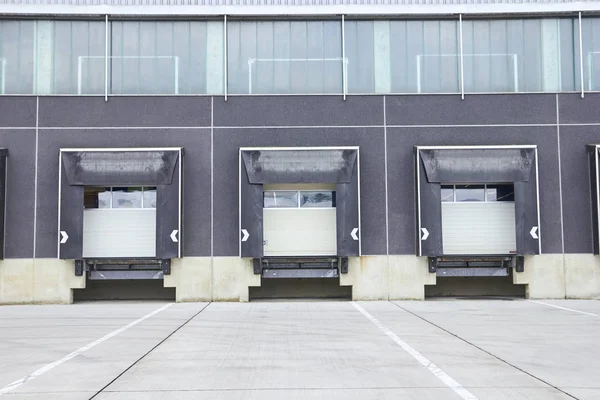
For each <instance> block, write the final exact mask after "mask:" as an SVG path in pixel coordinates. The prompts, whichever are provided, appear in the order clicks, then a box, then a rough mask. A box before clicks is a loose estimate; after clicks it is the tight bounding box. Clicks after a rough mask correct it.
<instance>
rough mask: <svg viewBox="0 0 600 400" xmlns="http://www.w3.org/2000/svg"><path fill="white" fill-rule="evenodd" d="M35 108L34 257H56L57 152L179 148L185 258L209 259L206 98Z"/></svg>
mask: <svg viewBox="0 0 600 400" xmlns="http://www.w3.org/2000/svg"><path fill="white" fill-rule="evenodd" d="M39 107H40V108H39V157H38V220H37V246H36V247H37V249H36V256H37V257H56V254H57V253H56V252H57V244H56V243H57V220H58V151H59V149H60V148H61V147H63V148H64V147H72V148H82V147H183V148H184V152H185V155H184V200H183V201H184V209H183V212H184V216H185V217H184V229H183V230H184V235H183V248H184V255H186V256H210V235H211V227H210V202H211V191H210V190H211V187H210V169H211V129H210V123H211V99H210V98H206V97H193V98H171V97H155V98H125V97H118V98H111V99H110V100H109V101H108V102H105V101H104V99H101V98H100V99H99V98H77V99H74V98H68V97H61V98H40V105H39ZM152 127H155V128H152ZM111 128H112V129H111Z"/></svg>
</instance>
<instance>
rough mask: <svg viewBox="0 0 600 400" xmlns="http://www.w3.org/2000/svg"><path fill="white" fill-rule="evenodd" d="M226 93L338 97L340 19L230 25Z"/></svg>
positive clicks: (236, 23) (340, 63)
mask: <svg viewBox="0 0 600 400" xmlns="http://www.w3.org/2000/svg"><path fill="white" fill-rule="evenodd" d="M227 29H228V35H227V37H228V48H227V49H228V56H227V60H228V65H227V67H228V92H229V93H233V94H248V93H251V94H305V93H312V94H325V93H342V39H341V23H340V22H339V21H232V22H230V23H228V25H227Z"/></svg>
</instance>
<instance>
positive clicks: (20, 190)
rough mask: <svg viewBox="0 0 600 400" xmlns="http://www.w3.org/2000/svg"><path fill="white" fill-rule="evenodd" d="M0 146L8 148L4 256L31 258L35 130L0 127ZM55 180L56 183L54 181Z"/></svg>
mask: <svg viewBox="0 0 600 400" xmlns="http://www.w3.org/2000/svg"><path fill="white" fill-rule="evenodd" d="M0 147H6V148H7V149H8V157H7V158H6V161H7V168H8V171H7V174H8V176H7V180H6V182H7V186H6V230H5V232H6V235H5V242H4V243H5V253H4V258H31V257H33V204H34V199H33V197H34V176H35V130H34V129H31V130H29V129H27V130H25V129H20V130H9V129H6V130H5V129H0ZM56 160H58V157H56ZM56 182H57V183H56V185H57V186H58V181H56Z"/></svg>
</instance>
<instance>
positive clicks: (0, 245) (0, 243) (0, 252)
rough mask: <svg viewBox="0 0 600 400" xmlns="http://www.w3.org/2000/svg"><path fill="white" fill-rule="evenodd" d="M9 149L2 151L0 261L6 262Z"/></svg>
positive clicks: (0, 169) (0, 166)
mask: <svg viewBox="0 0 600 400" xmlns="http://www.w3.org/2000/svg"><path fill="white" fill-rule="evenodd" d="M7 157H8V150H7V149H0V260H4V224H5V223H4V221H5V215H4V210H5V208H6V207H5V205H6V158H7Z"/></svg>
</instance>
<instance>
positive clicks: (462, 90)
mask: <svg viewBox="0 0 600 400" xmlns="http://www.w3.org/2000/svg"><path fill="white" fill-rule="evenodd" d="M458 47H459V49H460V98H461V99H462V100H464V99H465V70H464V67H465V64H464V59H463V23H462V14H459V15H458Z"/></svg>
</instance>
